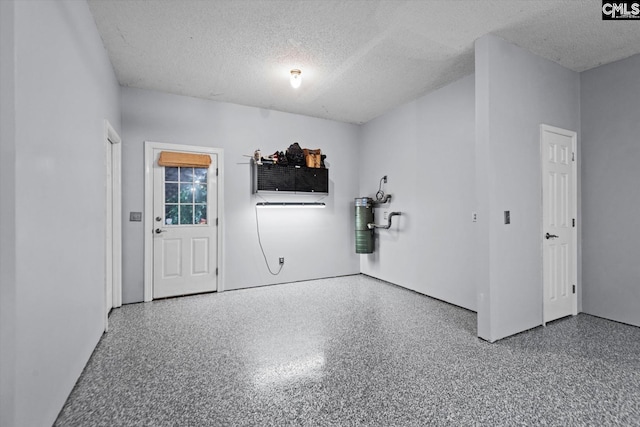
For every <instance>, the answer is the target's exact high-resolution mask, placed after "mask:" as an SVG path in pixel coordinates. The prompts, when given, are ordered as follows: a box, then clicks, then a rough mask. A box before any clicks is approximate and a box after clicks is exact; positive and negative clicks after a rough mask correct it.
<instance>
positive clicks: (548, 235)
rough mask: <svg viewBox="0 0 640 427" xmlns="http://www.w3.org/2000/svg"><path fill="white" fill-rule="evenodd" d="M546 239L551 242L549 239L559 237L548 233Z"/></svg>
mask: <svg viewBox="0 0 640 427" xmlns="http://www.w3.org/2000/svg"><path fill="white" fill-rule="evenodd" d="M544 238H545V239H547V240H549V239H557V238H558V236H556V235H555V234H549V233H547V234H545V235H544Z"/></svg>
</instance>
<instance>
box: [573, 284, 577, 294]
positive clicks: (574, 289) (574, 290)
mask: <svg viewBox="0 0 640 427" xmlns="http://www.w3.org/2000/svg"><path fill="white" fill-rule="evenodd" d="M573 293H574V294H575V293H576V285H573Z"/></svg>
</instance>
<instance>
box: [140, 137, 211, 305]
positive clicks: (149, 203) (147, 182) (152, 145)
mask: <svg viewBox="0 0 640 427" xmlns="http://www.w3.org/2000/svg"><path fill="white" fill-rule="evenodd" d="M155 149H160V150H171V151H182V152H185V153H190V152H191V153H202V154H215V155H217V156H218V191H217V194H218V201H217V203H216V206H217V209H218V212H217V218H218V233H217V235H218V239H217V240H218V242H217V245H218V259H217V263H218V284H217V289H216V290H217V292H222V291H224V268H223V266H224V264H223V259H224V256H223V240H224V218H223V216H224V150H223V149H222V148H211V147H199V146H195V145H181V144H170V143H163V142H153V141H145V143H144V223H143V229H144V295H143V296H144V301H145V302H149V301H151V300H152V299H153V224H154V222H153V162H154V161H155V159H154V156H153V150H155ZM149 224H150V225H149Z"/></svg>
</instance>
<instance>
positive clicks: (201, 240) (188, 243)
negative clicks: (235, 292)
mask: <svg viewBox="0 0 640 427" xmlns="http://www.w3.org/2000/svg"><path fill="white" fill-rule="evenodd" d="M154 159H155V161H154V164H153V230H152V233H153V298H154V299H155V298H166V297H172V296H179V295H188V294H195V293H202V292H212V291H215V290H217V259H218V256H217V253H216V251H217V247H218V245H217V239H218V236H217V211H218V209H217V185H218V183H217V177H216V170H217V160H218V159H217V155H216V154H198V153H180V152H171V151H167V150H164V151H163V150H160V149H154ZM163 159H164V161H163ZM194 159H195V160H194ZM203 159H204V161H203ZM209 162H210V164H208V165H207V164H206V163H209Z"/></svg>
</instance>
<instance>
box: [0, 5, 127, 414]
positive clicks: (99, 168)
mask: <svg viewBox="0 0 640 427" xmlns="http://www.w3.org/2000/svg"><path fill="white" fill-rule="evenodd" d="M12 8H15V15H13V14H10V16H9V17H7V16H5V12H7V11H9V12H11V9H12ZM7 24H8V25H9V27H5V25H7ZM11 26H13V31H14V32H13V34H9V38H5V35H6V34H5V33H6V32H8V33H11V32H12V29H8V28H10V27H11ZM2 34H3V37H2V67H3V68H2V71H3V75H2V81H3V84H2V109H3V114H2V117H3V122H2V128H3V129H2V141H3V142H2V150H3V151H2V169H3V171H2V185H1V186H0V189H1V190H0V191H2V211H0V213H1V214H2V236H3V238H2V288H3V292H2V299H3V303H2V308H3V310H2V323H3V326H2V331H3V338H4V331H5V328H7V327H9V328H12V329H13V333H14V334H15V335H14V339H15V347H12V346H11V345H9V346H8V347H5V345H4V344H5V343H4V342H3V343H2V344H3V345H2V372H3V378H2V379H3V384H2V420H1V423H2V425H3V427H4V426H6V427H11V426H45V425H51V424H52V423H53V422H54V420H55V418H56V416H57V414H58V412H59V411H60V409H61V408H62V405H63V404H64V402H65V400H66V398H67V396H68V395H69V393H70V391H71V389H72V388H73V386H74V384H75V381H76V380H77V378H78V376H79V375H80V373H81V371H82V369H83V368H84V366H85V364H86V362H87V360H88V359H89V356H90V355H91V353H92V351H93V349H94V347H95V345H96V343H97V342H98V340H99V338H100V336H101V334H102V330H103V328H104V279H105V275H104V256H105V255H104V247H105V240H104V239H105V237H104V236H105V157H104V153H105V149H104V145H103V120H104V119H105V118H107V119H109V120H110V121H111V123H113V125H114V126H115V127H116V128H118V127H119V123H120V114H119V89H118V85H117V82H116V79H115V76H114V73H113V70H112V67H111V65H110V63H109V61H108V58H107V55H106V52H105V50H104V48H103V45H102V42H101V40H100V37H99V35H98V32H97V29H96V28H95V24H94V21H93V17H92V16H91V13H90V12H89V8H88V7H87V4H86V3H85V2H76V1H55V2H53V1H18V2H15V3H14V2H5V1H3V2H2ZM5 42H6V43H7V44H8V45H9V46H8V47H9V49H8V50H5V48H6V47H7V46H6V45H5ZM12 43H13V48H14V49H15V63H14V65H15V76H11V75H10V74H9V75H8V78H9V79H10V80H11V79H12V78H14V79H15V82H14V83H15V85H14V91H15V100H14V105H13V106H12V105H11V103H12V102H11V100H10V98H7V99H5V95H7V93H8V92H10V90H9V91H8V90H7V89H6V87H5V83H9V84H11V82H10V81H9V82H5V80H4V79H5V77H6V76H7V75H5V73H4V72H5V71H6V70H5V64H6V63H5V60H7V61H8V64H9V65H8V66H7V68H8V67H10V66H11V65H12V62H13V58H12V56H11V52H10V50H11V44H12ZM5 108H8V109H9V110H11V109H13V113H14V119H15V139H14V140H13V141H11V140H9V141H6V140H5V137H8V138H10V137H11V135H10V133H11V131H10V130H7V129H5V126H4V125H5V120H4V118H5V112H4V110H5ZM10 115H11V114H10ZM5 149H6V150H8V151H5ZM11 151H14V152H15V157H14V159H15V169H12V168H11V167H9V169H8V170H4V169H5V166H8V163H9V162H13V158H12V156H11ZM7 152H8V153H9V154H10V157H9V158H5V153H7ZM14 172H15V175H14V176H13V177H12V176H9V177H8V180H6V181H5V178H7V177H6V175H7V174H13V173H14ZM5 196H8V198H7V199H5ZM5 203H8V205H6V204H5ZM7 209H15V217H13V218H12V217H11V214H7V212H6V210H7ZM11 223H13V224H14V230H15V237H14V236H12V234H11V233H8V234H5V227H8V226H10V224H11ZM5 236H7V238H8V240H7V241H5ZM9 246H11V247H9ZM7 250H12V251H13V255H11V256H7V254H6V251H7ZM5 261H6V262H8V263H9V264H13V265H14V267H15V270H14V272H15V276H14V277H11V276H12V272H11V271H10V270H11V269H9V270H8V271H5V270H4V267H5V265H6V264H5ZM5 280H9V282H5ZM7 289H8V292H5V290H7ZM5 295H9V297H10V300H9V301H10V303H12V304H14V311H12V312H10V313H9V315H8V316H7V315H6V312H5V310H4V309H5V301H4V298H5ZM8 371H11V372H12V378H10V382H9V383H8V384H5V383H4V379H5V378H4V373H6V372H8ZM7 393H9V394H10V395H9V397H7ZM5 399H7V400H5ZM10 399H13V402H12V401H11V400H10Z"/></svg>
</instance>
